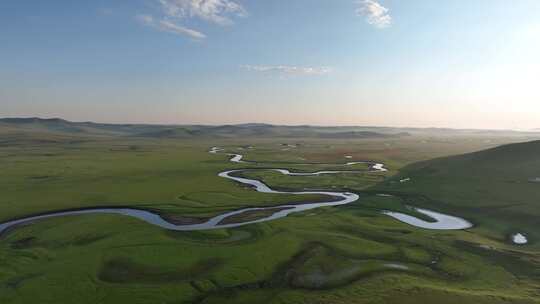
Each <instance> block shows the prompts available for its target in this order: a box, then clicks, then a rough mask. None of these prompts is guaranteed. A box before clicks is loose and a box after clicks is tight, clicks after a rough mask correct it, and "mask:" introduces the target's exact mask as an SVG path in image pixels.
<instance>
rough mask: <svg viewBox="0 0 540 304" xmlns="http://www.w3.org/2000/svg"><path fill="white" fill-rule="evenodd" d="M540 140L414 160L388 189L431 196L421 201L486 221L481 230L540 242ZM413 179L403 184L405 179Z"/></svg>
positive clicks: (418, 202)
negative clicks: (516, 234) (523, 235)
mask: <svg viewBox="0 0 540 304" xmlns="http://www.w3.org/2000/svg"><path fill="white" fill-rule="evenodd" d="M539 156H540V141H533V142H528V143H519V144H512V145H505V146H500V147H497V148H493V149H489V150H485V151H480V152H476V153H470V154H465V155H459V156H451V157H447V158H440V159H435V160H430V161H425V162H420V163H417V164H413V165H410V166H407V167H405V168H403V169H401V171H400V173H399V175H398V176H396V177H395V178H394V179H393V180H392V181H391V182H387V183H385V185H384V186H383V187H382V188H383V189H388V190H391V191H397V192H402V193H409V194H415V195H417V194H420V195H423V196H425V198H427V199H425V198H420V199H419V200H417V201H416V203H417V204H421V205H424V206H426V207H435V208H439V209H441V208H442V210H447V211H451V212H458V213H459V214H461V215H463V216H465V217H467V218H469V219H471V220H473V221H474V222H476V223H478V224H480V229H485V228H487V230H490V231H496V232H497V234H491V235H493V236H494V237H496V238H498V239H504V238H505V237H507V236H508V234H510V233H512V232H525V233H527V234H528V235H529V236H530V239H531V241H533V242H535V241H537V240H540V229H538V227H540V184H539V183H531V182H529V179H531V178H534V177H540V157H539ZM406 177H408V178H411V181H410V182H406V183H399V182H396V181H397V180H399V179H403V178H406Z"/></svg>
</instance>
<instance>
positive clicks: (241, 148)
mask: <svg viewBox="0 0 540 304" xmlns="http://www.w3.org/2000/svg"><path fill="white" fill-rule="evenodd" d="M41 136H43V135H40V137H41ZM15 139H16V138H15ZM39 139H43V138H39ZM45 139H47V140H46V141H43V140H38V138H35V137H31V136H30V137H24V140H23V141H17V140H10V141H9V143H6V144H3V145H2V146H1V147H0V167H2V169H3V170H2V173H3V174H2V175H1V176H0V185H1V188H2V191H3V193H2V194H3V195H2V197H1V198H0V210H1V212H0V220H1V221H4V220H7V219H11V218H15V217H20V216H24V215H27V214H33V213H40V212H47V211H53V210H60V209H71V208H82V207H89V206H111V205H113V206H134V207H140V208H149V209H153V210H158V211H159V212H161V213H162V214H164V215H168V216H184V217H188V218H205V217H209V216H212V215H215V214H217V213H221V212H223V211H228V210H234V209H238V208H242V207H246V206H271V205H278V204H281V203H284V202H289V201H290V200H292V199H296V200H298V199H299V198H298V197H297V196H287V195H269V194H261V193H257V192H255V191H252V190H250V189H246V188H245V187H242V186H239V185H237V184H235V183H233V182H231V181H229V180H226V179H223V178H219V177H217V175H216V174H217V173H218V172H220V171H222V170H225V169H232V168H268V167H285V168H291V169H294V170H299V171H316V170H321V169H335V168H340V167H339V166H337V165H309V166H306V165H292V164H293V163H299V162H303V163H325V164H339V163H344V162H346V161H347V159H346V158H345V156H346V155H350V156H352V157H353V159H357V160H375V161H381V162H384V163H386V164H387V166H388V167H389V168H390V169H391V170H390V172H388V173H387V174H380V173H368V172H365V173H359V174H352V173H350V174H348V173H345V174H342V175H336V176H319V177H317V176H315V177H286V176H283V175H281V174H279V173H273V172H269V171H253V172H249V173H246V174H250V176H253V177H258V178H261V179H263V180H265V181H266V182H267V183H268V184H269V185H271V186H272V187H277V188H279V187H283V188H287V189H304V188H325V189H326V188H328V187H330V189H332V186H335V187H336V188H338V189H347V190H350V191H354V192H357V193H359V194H360V195H361V199H360V200H359V201H358V202H355V203H353V204H350V205H346V206H339V207H330V208H320V209H315V210H311V211H307V212H304V213H298V214H294V215H291V216H289V217H287V218H284V219H280V220H276V221H272V222H266V223H261V224H256V225H249V226H243V227H239V228H235V229H223V230H211V231H198V232H172V231H166V230H163V229H160V228H157V227H154V226H151V225H148V224H146V223H144V222H141V221H138V220H135V219H132V218H128V217H122V216H114V215H84V216H73V217H66V218H55V219H50V220H45V221H41V222H37V223H34V224H32V225H27V226H24V227H20V228H18V229H16V230H14V231H11V232H9V233H6V234H4V235H2V236H1V238H0V302H1V303H35V302H39V303H254V302H258V303H456V302H458V301H459V302H460V303H540V301H539V300H538V299H539V298H540V273H539V269H540V267H539V265H540V249H539V247H538V242H537V236H536V234H535V231H533V230H534V229H535V228H534V226H530V225H532V224H534V223H533V222H531V223H529V222H528V214H529V215H530V214H533V215H534V214H536V213H534V212H537V211H538V206H537V205H536V207H535V205H527V209H525V210H526V211H523V212H521V213H519V212H516V213H513V214H512V220H510V221H507V219H508V218H509V217H504V216H502V215H503V214H504V211H501V212H500V213H499V214H497V216H493V218H490V219H486V220H484V221H482V217H481V216H478V215H476V216H475V212H473V209H470V208H471V206H469V205H464V204H463V203H461V202H462V201H460V200H458V198H459V196H456V193H463V197H473V198H475V200H474V201H476V198H483V199H484V200H483V202H488V201H491V198H492V196H495V195H496V194H497V193H499V192H495V193H493V194H491V193H490V192H485V191H484V192H482V191H477V189H478V188H476V187H474V188H473V187H471V186H470V183H471V182H472V181H473V180H477V179H478V178H479V177H480V176H479V175H472V176H471V180H469V181H468V182H467V183H466V181H464V182H463V183H464V184H456V185H455V186H453V187H455V188H456V189H462V190H463V191H461V192H458V191H455V192H451V191H447V192H444V193H443V194H440V193H439V191H438V190H437V189H438V188H436V184H435V183H434V182H431V179H432V178H433V177H432V176H429V177H428V176H426V177H425V178H422V176H423V174H425V173H422V172H421V171H416V170H423V168H429V167H430V166H431V163H430V162H427V163H420V164H416V165H412V163H415V162H418V161H426V160H428V159H431V158H435V157H443V156H447V155H452V154H459V153H464V152H471V151H477V150H481V149H483V148H488V147H492V146H494V145H497V144H498V143H500V142H511V141H514V140H515V139H514V138H510V139H508V138H506V139H505V138H496V139H493V138H490V139H489V140H491V141H490V142H487V139H486V138H477V137H472V138H471V137H450V138H447V137H445V138H437V139H434V138H431V137H425V138H424V137H421V138H420V137H407V138H385V139H356V140H331V139H295V140H294V141H293V140H290V139H258V140H257V139H242V140H240V139H218V140H216V139H213V140H208V139H201V140H197V139H189V140H179V139H163V138H162V139H148V138H144V139H140V138H133V137H122V138H117V137H114V138H110V137H99V138H95V137H93V138H85V139H81V140H73V138H71V137H70V138H69V139H66V137H63V136H58V137H56V136H55V137H53V140H50V139H51V138H49V137H46V138H45ZM287 144H290V145H294V147H289V146H287ZM211 146H222V147H225V148H226V149H227V151H228V152H234V151H237V152H239V153H243V154H245V155H246V159H247V160H257V161H259V162H260V163H258V164H254V163H243V164H242V163H241V164H233V163H230V162H228V158H227V156H226V155H224V154H215V155H214V154H209V153H207V150H208V149H209V148H210V147H211ZM248 146H253V147H254V149H246V147H248ZM456 162H457V160H456ZM439 163H440V166H443V164H444V166H446V167H444V168H447V169H446V170H441V171H440V172H439V173H438V175H436V177H437V178H440V181H441V184H445V185H447V186H446V187H450V186H449V185H452V184H453V183H454V182H456V176H457V173H456V175H448V176H447V175H444V174H442V173H447V172H448V171H449V170H450V169H448V168H456V165H455V164H446V162H443V161H435V164H439ZM505 163H506V162H500V163H499V164H500V165H499V166H497V168H500V170H501V172H507V171H506V169H505V168H504V165H503V164H505ZM428 165H429V166H428ZM529 165H532V163H531V164H529ZM534 165H535V166H536V164H534ZM486 166H488V165H487V164H486ZM490 166H491V165H490ZM465 167H468V165H467V166H464V168H465ZM519 168H521V167H516V168H515V171H511V172H513V173H512V174H514V173H516V174H517V173H519V172H522V170H521V169H519ZM536 168H538V167H536ZM341 169H343V168H341ZM347 169H355V170H365V169H366V168H365V166H362V165H359V166H358V167H356V168H354V167H351V168H347ZM531 170H532V169H531ZM450 171H451V170H450ZM533 171H534V170H533ZM533 171H530V172H529V171H527V172H525V173H527V174H528V175H530V174H532V172H533ZM417 172H418V173H417ZM428 172H432V171H428ZM441 172H442V173H441ZM474 172H477V173H478V174H480V173H481V172H485V173H486V174H489V175H492V174H493V172H486V171H480V170H478V171H474ZM535 172H538V171H535ZM468 173H469V172H468ZM527 174H525V175H527ZM528 175H527V176H528ZM403 176H412V180H411V183H410V184H399V185H397V184H396V183H395V181H396V180H397V179H399V178H401V177H403ZM512 176H513V175H512ZM484 177H485V176H484ZM473 178H474V179H473ZM507 178H510V177H508V176H507ZM512 178H515V177H512ZM393 181H394V182H393ZM420 182H422V184H419V183H420ZM465 183H466V184H465ZM485 185H486V186H485V187H489V185H490V184H489V183H488V182H487V181H486V184H485ZM495 185H496V188H497V190H493V191H500V193H501V195H503V194H502V192H503V191H504V189H507V191H512V192H514V191H518V190H520V189H522V188H512V187H506V184H495ZM433 187H435V188H433ZM441 187H442V186H441ZM478 187H480V186H478ZM503 187H506V188H503ZM516 187H518V186H516ZM482 189H487V188H482ZM382 190H384V191H390V192H392V193H395V194H397V195H398V196H397V197H394V198H387V197H379V196H376V195H375V194H376V193H378V191H382ZM530 191H532V190H530ZM525 194H528V195H533V197H532V198H534V195H536V192H526V193H523V196H519V195H518V194H517V193H514V197H518V196H519V198H520V199H521V200H522V201H521V203H522V204H526V203H527V204H529V203H530V201H529V200H528V199H527V196H526V195H525ZM501 197H505V196H501ZM529 197H530V196H529ZM538 197H539V196H536V198H538ZM420 198H422V199H420ZM300 199H302V200H316V199H318V198H317V197H305V198H300ZM463 201H465V199H464V200H463ZM468 201H470V200H468ZM407 204H414V205H417V206H424V207H430V208H433V209H435V210H440V211H446V212H448V213H451V214H455V215H458V216H463V217H465V218H469V217H470V218H471V219H472V220H474V222H475V223H477V224H478V226H477V227H475V228H473V229H471V230H468V231H430V230H423V229H416V228H414V227H412V226H408V225H406V224H403V223H401V222H398V221H396V220H394V219H392V218H390V217H387V216H384V215H382V214H381V213H380V211H381V210H396V211H406V210H407V209H406V208H405V206H406V205H407ZM478 206H479V207H492V206H490V205H489V204H483V203H482V202H480V203H479V205H478ZM513 208H514V209H515V210H518V209H519V208H518V207H517V206H515V207H513ZM531 212H532V213H531ZM499 215H500V216H499ZM519 219H523V222H524V223H525V224H524V226H515V225H517V222H516V221H519ZM504 225H507V226H512V227H517V228H519V229H522V230H523V231H524V232H527V233H528V234H530V235H531V240H532V243H531V244H530V245H527V246H515V245H512V244H510V243H509V242H508V240H507V239H505V238H504V235H506V233H507V232H505V230H504V229H499V228H497V227H502V226H504ZM537 227H538V226H537ZM536 231H538V230H536Z"/></svg>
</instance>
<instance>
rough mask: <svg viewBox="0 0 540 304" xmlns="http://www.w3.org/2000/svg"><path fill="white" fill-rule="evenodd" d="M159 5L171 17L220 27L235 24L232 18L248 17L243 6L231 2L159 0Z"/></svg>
mask: <svg viewBox="0 0 540 304" xmlns="http://www.w3.org/2000/svg"><path fill="white" fill-rule="evenodd" d="M159 3H160V5H161V7H162V9H163V12H164V14H165V15H167V16H169V17H172V18H178V19H183V18H188V17H189V18H192V17H197V18H200V19H202V20H206V21H209V22H213V23H216V24H219V25H230V24H233V21H232V18H234V17H245V16H246V15H247V11H246V10H245V9H244V7H243V6H242V5H240V4H238V3H236V2H234V1H231V0H159Z"/></svg>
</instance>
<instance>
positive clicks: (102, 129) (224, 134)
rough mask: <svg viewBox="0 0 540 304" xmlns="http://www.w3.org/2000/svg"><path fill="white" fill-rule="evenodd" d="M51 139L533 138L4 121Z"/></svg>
mask: <svg viewBox="0 0 540 304" xmlns="http://www.w3.org/2000/svg"><path fill="white" fill-rule="evenodd" d="M39 134H41V135H47V136H48V138H49V137H51V136H52V137H67V138H71V137H76V138H81V137H96V136H98V137H111V136H112V137H114V136H123V137H144V138H199V137H202V138H237V137H247V138H250V137H256V138H270V137H278V138H323V139H330V138H337V139H362V138H401V137H406V136H410V135H417V134H423V135H430V134H433V135H435V134H437V135H454V134H455V135H459V134H467V135H475V134H477V135H483V136H485V135H490V134H493V135H516V134H517V135H520V134H522V135H525V134H527V135H530V134H536V133H530V132H518V131H489V130H454V129H438V128H426V129H421V128H394V127H374V126H357V127H355V126H343V127H326V126H307V125H301V126H281V125H270V124H259V123H248V124H237V125H222V126H208V125H151V124H103V123H94V122H71V121H67V120H64V119H60V118H48V119H44V118H38V117H32V118H3V119H0V136H7V135H20V136H24V135H39ZM538 134H540V133H538Z"/></svg>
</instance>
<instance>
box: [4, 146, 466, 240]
mask: <svg viewBox="0 0 540 304" xmlns="http://www.w3.org/2000/svg"><path fill="white" fill-rule="evenodd" d="M222 151H224V149H222V148H218V147H213V148H212V149H210V151H209V152H210V153H219V152H222ZM228 155H229V156H230V157H231V158H230V161H231V162H234V163H250V162H247V161H244V160H243V156H242V155H241V154H228ZM355 164H368V165H369V168H370V170H371V171H379V172H384V171H387V169H386V168H384V164H380V163H373V162H363V161H356V162H347V163H345V164H342V165H345V166H351V165H355ZM332 165H336V164H332ZM246 170H255V169H237V170H229V171H224V172H221V173H219V174H218V176H220V177H223V178H227V179H230V180H233V181H235V182H238V183H241V184H245V185H249V186H251V187H253V188H254V189H255V190H256V191H258V192H263V193H277V194H293V195H305V194H315V195H324V196H327V197H328V201H323V202H313V203H302V204H285V205H279V206H273V207H259V208H244V209H240V210H235V211H230V212H226V213H223V214H220V215H218V216H215V217H213V218H211V219H209V220H207V221H206V222H203V223H197V224H186V225H177V224H174V223H171V222H169V221H167V220H165V219H164V218H162V217H161V216H160V215H159V214H158V213H155V212H152V211H148V210H142V209H135V208H106V207H104V208H88V209H84V210H70V211H58V212H51V213H47V214H42V215H36V216H29V217H26V218H21V219H16V220H12V221H8V222H5V223H2V224H0V233H2V232H4V231H6V230H7V229H10V228H15V227H17V226H21V225H25V224H30V223H33V222H35V221H38V220H44V219H49V218H55V217H64V216H72V215H84V214H118V215H125V216H131V217H134V218H137V219H139V220H142V221H145V222H147V223H150V224H152V225H156V226H159V227H162V228H165V229H169V230H177V231H194V230H208V229H220V228H233V227H238V226H243V225H248V224H254V223H260V222H266V221H271V220H275V219H279V218H283V217H286V216H287V215H289V214H291V213H295V212H302V211H306V210H310V209H315V208H319V207H328V206H338V205H344V204H349V203H352V202H355V201H357V200H358V199H359V196H358V195H357V194H355V193H350V192H330V191H277V190H273V189H271V188H270V187H268V186H267V185H266V184H264V183H263V182H261V181H259V180H255V179H248V178H243V177H237V176H235V175H236V174H238V173H241V172H243V171H246ZM265 170H274V171H276V172H279V173H281V174H284V175H291V176H310V175H322V174H337V173H341V172H348V173H354V172H361V171H318V172H312V173H303V172H291V171H289V170H287V169H265ZM265 211H270V212H271V214H270V215H266V214H264V215H263V216H262V217H260V218H256V219H250V220H245V221H240V222H233V223H231V222H229V221H227V219H230V218H231V217H233V216H241V215H242V214H244V213H246V214H247V213H252V212H261V213H264V212H265ZM272 211H275V212H272ZM417 211H418V212H421V213H424V214H426V215H428V216H429V217H431V218H433V220H434V222H426V221H423V220H421V219H418V218H415V217H413V216H410V215H406V214H402V213H398V212H389V211H388V212H387V211H385V212H383V214H386V215H388V216H391V217H394V218H396V219H398V220H400V221H402V222H405V223H408V224H410V225H414V226H417V227H420V228H426V229H446V230H449V229H466V228H469V227H471V226H472V224H470V223H469V222H467V221H466V220H464V219H461V218H457V217H453V216H449V215H445V214H441V213H437V212H434V211H429V210H425V209H417Z"/></svg>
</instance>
